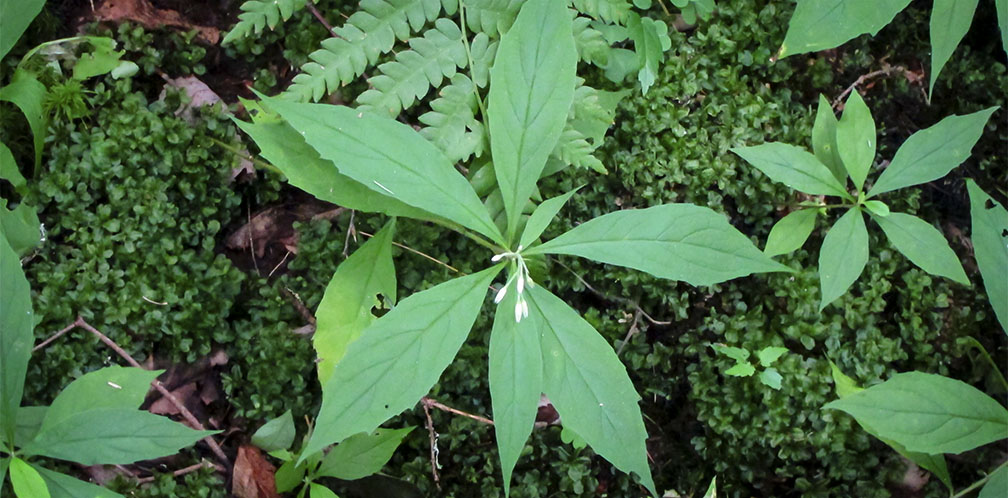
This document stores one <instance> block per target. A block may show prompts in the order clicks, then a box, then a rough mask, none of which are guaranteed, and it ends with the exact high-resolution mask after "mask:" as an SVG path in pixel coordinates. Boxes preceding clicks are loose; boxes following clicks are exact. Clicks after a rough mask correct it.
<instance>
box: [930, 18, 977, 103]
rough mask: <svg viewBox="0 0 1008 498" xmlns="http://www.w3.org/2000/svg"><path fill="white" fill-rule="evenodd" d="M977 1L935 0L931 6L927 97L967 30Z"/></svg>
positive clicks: (932, 90) (931, 92) (932, 91)
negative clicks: (929, 77) (929, 64)
mask: <svg viewBox="0 0 1008 498" xmlns="http://www.w3.org/2000/svg"><path fill="white" fill-rule="evenodd" d="M977 2H978V0H935V2H934V7H932V8H931V84H930V86H929V88H928V99H930V98H931V94H933V93H934V85H935V81H936V80H937V79H938V73H940V72H941V70H942V68H943V67H945V63H946V62H948V60H949V58H950V57H952V52H955V49H956V47H958V46H959V42H960V41H962V39H963V37H964V36H966V32H967V31H969V28H970V24H972V23H973V14H974V13H975V12H976V7H977Z"/></svg>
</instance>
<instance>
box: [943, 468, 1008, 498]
mask: <svg viewBox="0 0 1008 498" xmlns="http://www.w3.org/2000/svg"><path fill="white" fill-rule="evenodd" d="M1006 466H1008V461H1005V462H1004V463H1002V464H1001V465H998V466H997V468H995V469H994V470H992V471H991V472H990V473H989V474H987V475H985V476H984V477H983V478H982V479H980V480H979V481H977V482H975V483H973V484H970V485H969V486H967V487H966V488H965V489H963V490H962V491H960V492H958V493H956V494H954V495H950V497H951V498H960V497H962V496H966V494H967V493H969V492H970V491H973V490H974V489H977V488H979V487H980V486H983V485H984V484H986V483H987V481H989V480H990V478H991V476H992V475H994V474H996V473H997V471H999V470H1001V469H1003V468H1005V467H1006Z"/></svg>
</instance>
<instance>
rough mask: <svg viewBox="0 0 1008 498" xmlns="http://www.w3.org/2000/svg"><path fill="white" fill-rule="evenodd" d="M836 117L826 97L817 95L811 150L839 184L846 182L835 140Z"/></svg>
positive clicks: (845, 172)
mask: <svg viewBox="0 0 1008 498" xmlns="http://www.w3.org/2000/svg"><path fill="white" fill-rule="evenodd" d="M836 128H837V118H836V115H835V114H833V107H831V106H830V103H829V101H828V100H826V97H823V96H822V95H820V96H819V108H818V109H817V110H816V118H815V124H814V125H812V151H813V152H815V156H816V158H817V159H819V162H821V163H823V164H825V165H826V167H827V168H829V170H830V172H831V173H833V177H834V178H836V179H837V181H838V182H839V183H840V185H845V184H846V183H847V170H845V169H844V166H843V160H842V159H840V152H839V151H837V141H836Z"/></svg>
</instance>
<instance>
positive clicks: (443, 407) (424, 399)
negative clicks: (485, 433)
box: [420, 396, 493, 425]
mask: <svg viewBox="0 0 1008 498" xmlns="http://www.w3.org/2000/svg"><path fill="white" fill-rule="evenodd" d="M420 402H421V403H423V405H424V406H425V407H434V408H437V409H438V410H441V411H445V412H448V413H454V414H455V415H462V416H463V417H468V418H471V419H473V420H475V421H477V422H482V423H484V424H487V425H493V420H490V419H488V418H486V417H481V416H479V415H473V414H472V413H467V412H464V411H462V410H459V409H457V408H452V407H450V406H448V405H445V404H443V403H440V402H438V401H436V400H434V399H432V398H428V397H427V396H424V397H422V398H420Z"/></svg>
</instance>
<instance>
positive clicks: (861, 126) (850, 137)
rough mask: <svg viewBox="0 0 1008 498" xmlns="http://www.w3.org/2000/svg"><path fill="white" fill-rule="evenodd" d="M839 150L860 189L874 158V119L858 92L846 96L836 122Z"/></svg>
mask: <svg viewBox="0 0 1008 498" xmlns="http://www.w3.org/2000/svg"><path fill="white" fill-rule="evenodd" d="M837 151H838V152H839V153H840V159H841V160H842V161H843V164H844V168H846V169H847V174H848V175H849V176H850V179H851V180H853V181H854V186H855V187H857V189H858V190H861V189H862V188H863V187H864V182H865V179H867V178H868V171H869V170H871V165H872V162H873V161H874V160H875V120H873V119H872V116H871V111H869V110H868V106H867V105H865V102H864V100H863V99H862V98H861V94H859V93H858V92H856V91H854V92H851V95H850V97H848V98H847V104H846V106H845V107H844V111H843V115H842V116H840V121H839V122H838V123H837Z"/></svg>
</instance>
